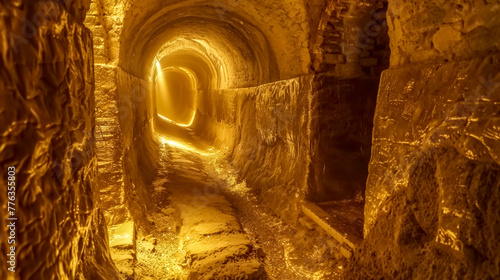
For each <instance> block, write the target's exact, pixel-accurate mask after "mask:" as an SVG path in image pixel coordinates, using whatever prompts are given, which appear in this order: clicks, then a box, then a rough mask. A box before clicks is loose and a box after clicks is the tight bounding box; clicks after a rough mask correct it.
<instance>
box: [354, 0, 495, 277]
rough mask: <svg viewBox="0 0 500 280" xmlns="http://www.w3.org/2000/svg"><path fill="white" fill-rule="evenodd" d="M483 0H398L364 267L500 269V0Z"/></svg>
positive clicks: (378, 116)
mask: <svg viewBox="0 0 500 280" xmlns="http://www.w3.org/2000/svg"><path fill="white" fill-rule="evenodd" d="M471 2H472V1H466V2H463V1H451V2H450V1H446V2H445V1H439V2H437V3H436V2H435V1H419V2H406V1H404V2H403V1H396V0H394V1H390V2H389V13H388V14H389V19H388V21H389V27H390V29H389V35H390V36H391V51H392V54H391V65H392V68H393V69H390V70H387V71H385V72H384V73H383V75H382V80H381V85H380V91H379V95H378V100H377V109H376V113H375V120H374V126H375V128H374V133H373V148H372V158H371V162H370V171H369V177H368V181H367V190H366V206H365V241H364V243H363V245H362V246H361V248H360V250H359V252H357V253H356V254H355V258H354V261H353V263H352V265H351V270H350V272H351V273H352V275H354V274H356V275H357V276H356V277H355V278H359V275H362V276H365V277H370V276H372V277H373V276H374V275H380V277H384V278H395V279H409V278H413V279H415V278H440V279H496V278H498V277H499V276H500V257H499V255H498V251H499V250H500V248H499V244H500V240H499V236H500V234H499V233H500V215H499V212H498V206H499V205H500V188H499V186H500V161H499V158H500V146H499V145H500V137H499V135H500V130H499V128H500V78H499V77H500V74H499V73H500V57H499V54H498V48H497V45H496V44H497V43H498V42H497V41H498V40H497V36H495V35H494V34H495V32H497V30H498V28H499V23H498V22H497V19H498V17H496V16H491V12H492V11H496V10H497V9H498V8H499V7H500V6H499V4H498V3H496V2H494V3H488V4H486V3H485V2H478V1H474V2H473V3H471ZM412 62H413V63H412ZM417 62H418V63H417Z"/></svg>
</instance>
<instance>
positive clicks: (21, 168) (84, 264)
mask: <svg viewBox="0 0 500 280" xmlns="http://www.w3.org/2000/svg"><path fill="white" fill-rule="evenodd" d="M88 6H89V2H88V1H4V2H2V3H1V4H0V14H1V15H2V16H1V17H0V25H1V26H2V27H1V28H0V37H1V43H0V53H1V55H0V60H1V62H0V65H1V67H0V71H1V75H0V77H1V78H0V80H1V81H0V92H1V94H0V97H1V98H2V101H1V102H0V107H1V110H0V119H1V121H0V123H1V125H0V130H1V135H2V136H1V137H2V140H1V142H2V146H1V147H0V162H1V164H2V168H1V170H2V172H7V167H8V166H15V168H16V185H17V191H16V207H15V208H16V214H15V215H16V217H17V218H18V220H17V221H16V224H17V228H16V231H17V235H16V237H17V240H16V244H15V245H16V252H17V264H16V273H15V277H14V279H74V278H76V277H80V278H81V279H97V278H105V279H119V277H118V276H117V274H116V272H115V268H114V265H113V263H112V261H111V260H110V258H109V251H108V247H107V246H108V245H107V233H106V230H105V227H106V226H105V224H104V217H103V214H102V212H101V210H100V209H99V203H100V202H99V196H98V195H97V192H96V157H95V124H94V106H95V101H94V72H93V56H92V35H91V33H90V31H89V30H88V29H87V28H85V27H84V26H83V20H84V18H85V12H86V10H87V9H88ZM6 178H7V177H6V174H3V175H2V176H1V185H2V186H7V182H6ZM6 195H7V191H6V190H5V191H2V193H1V194H0V205H1V206H0V207H1V209H2V219H0V226H1V228H2V231H3V233H2V237H1V245H0V246H1V248H2V254H1V256H0V261H1V262H2V263H3V265H4V267H5V266H6V259H5V258H6V255H7V246H6V245H7V240H6V236H7V235H6V234H7V232H6V229H7V227H6V224H5V221H6V218H7V217H8V212H7V196H6ZM8 275H10V276H12V275H14V274H10V272H8V271H6V270H5V269H3V268H2V269H1V270H0V278H1V279H7V276H8Z"/></svg>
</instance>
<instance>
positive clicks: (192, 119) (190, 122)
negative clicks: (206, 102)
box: [157, 113, 196, 127]
mask: <svg viewBox="0 0 500 280" xmlns="http://www.w3.org/2000/svg"><path fill="white" fill-rule="evenodd" d="M157 115H158V117H160V118H161V119H162V120H165V121H167V122H169V123H171V124H175V125H177V126H182V127H190V126H191V125H192V124H193V122H194V118H195V117H196V114H194V113H193V116H192V117H191V120H190V121H189V123H187V124H184V123H178V122H174V121H173V120H171V119H169V118H166V117H164V116H162V115H160V114H157Z"/></svg>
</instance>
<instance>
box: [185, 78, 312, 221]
mask: <svg viewBox="0 0 500 280" xmlns="http://www.w3.org/2000/svg"><path fill="white" fill-rule="evenodd" d="M312 80H313V77H312V76H304V77H300V78H295V79H291V80H284V81H279V82H275V83H271V84H265V85H261V86H258V87H253V88H241V89H232V90H221V91H210V92H202V93H200V97H199V104H198V110H199V111H198V114H197V119H196V120H195V128H196V127H198V126H202V127H204V128H205V129H204V130H200V132H201V134H200V136H201V137H203V138H205V139H209V140H213V141H214V143H215V144H216V146H218V147H219V148H221V149H227V152H228V157H229V159H230V161H231V162H232V164H233V165H234V166H235V167H236V169H237V170H240V174H239V175H240V176H241V178H244V179H246V181H247V184H249V186H251V187H252V188H253V189H254V191H256V192H258V193H259V194H260V196H261V197H262V199H263V201H264V202H265V203H266V204H267V205H268V206H269V207H270V208H271V209H272V210H273V211H274V212H275V213H277V214H279V215H281V216H283V217H290V216H296V215H298V213H299V212H300V211H301V210H300V205H299V202H300V201H301V200H303V199H304V198H305V196H306V193H307V183H306V181H307V175H308V174H307V167H308V163H309V150H310V148H309V120H310V115H309V114H310V113H309V112H310V106H311V105H310V102H311V95H312Z"/></svg>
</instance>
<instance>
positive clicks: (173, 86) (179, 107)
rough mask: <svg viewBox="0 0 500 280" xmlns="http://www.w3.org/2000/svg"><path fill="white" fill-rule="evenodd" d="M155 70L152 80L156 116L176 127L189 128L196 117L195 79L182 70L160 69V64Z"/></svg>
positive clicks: (185, 70)
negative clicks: (155, 73) (154, 76)
mask: <svg viewBox="0 0 500 280" xmlns="http://www.w3.org/2000/svg"><path fill="white" fill-rule="evenodd" d="M157 70H158V71H157V75H156V78H155V79H154V83H155V86H154V103H155V110H156V114H157V115H158V116H159V117H160V118H162V119H164V120H166V121H170V122H173V123H175V124H177V125H180V126H190V125H191V124H192V123H193V121H194V118H195V116H196V103H197V94H198V92H197V87H198V86H197V80H196V77H195V76H194V75H193V74H192V73H191V72H190V71H189V70H187V69H184V68H175V67H167V68H162V66H161V63H160V62H158V63H157Z"/></svg>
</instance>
